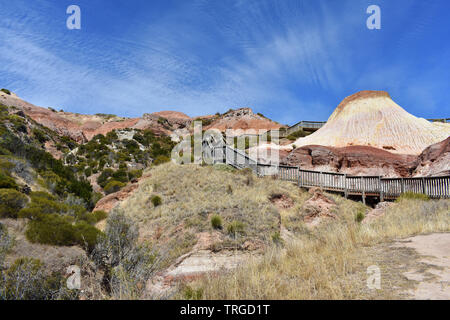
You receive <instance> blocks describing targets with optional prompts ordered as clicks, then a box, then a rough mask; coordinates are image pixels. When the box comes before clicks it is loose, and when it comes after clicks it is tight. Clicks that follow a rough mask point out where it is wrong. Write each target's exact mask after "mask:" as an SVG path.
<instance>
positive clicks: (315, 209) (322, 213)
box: [301, 188, 338, 228]
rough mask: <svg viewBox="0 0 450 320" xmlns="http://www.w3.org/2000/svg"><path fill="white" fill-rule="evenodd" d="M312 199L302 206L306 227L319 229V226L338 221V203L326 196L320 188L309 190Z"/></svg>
mask: <svg viewBox="0 0 450 320" xmlns="http://www.w3.org/2000/svg"><path fill="white" fill-rule="evenodd" d="M309 193H310V194H311V198H309V199H308V200H307V201H306V202H305V203H304V204H303V206H302V208H301V211H302V216H303V221H304V222H305V225H306V226H307V227H309V228H314V227H317V226H318V225H319V224H321V223H323V222H325V221H327V220H330V219H332V220H334V219H337V218H338V216H337V215H336V213H334V212H333V211H334V209H335V208H336V202H335V201H334V200H333V199H331V198H329V197H328V196H326V195H325V194H324V193H323V192H322V191H321V190H320V189H319V188H311V189H310V190H309Z"/></svg>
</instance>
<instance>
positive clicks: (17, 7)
mask: <svg viewBox="0 0 450 320" xmlns="http://www.w3.org/2000/svg"><path fill="white" fill-rule="evenodd" d="M71 4H76V5H78V6H80V8H81V30H68V29H67V28H66V19H67V17H68V15H67V14H66V8H67V7H68V6H69V5H71ZM371 4H376V5H378V6H380V8H381V30H369V29H367V27H366V20H367V18H368V17H369V15H368V14H367V13H366V9H367V7H368V6H369V5H371ZM0 12H1V19H0V87H4V88H8V89H10V90H12V91H14V92H16V93H17V94H18V95H19V96H21V97H23V98H24V99H26V100H28V101H30V102H32V103H34V104H36V105H40V106H45V107H54V108H57V109H61V108H62V109H64V110H66V111H72V112H79V113H114V114H118V115H122V116H140V115H142V114H143V113H146V112H155V111H160V110H178V111H182V112H185V113H187V114H188V115H191V116H196V115H202V114H214V113H216V112H225V111H227V110H228V109H229V108H237V107H251V108H253V110H254V111H255V112H261V113H263V114H265V115H266V116H268V117H270V118H272V119H275V120H277V121H279V122H282V123H286V124H293V123H295V122H297V121H299V120H326V119H327V118H328V116H329V115H330V114H331V112H332V111H333V110H334V109H335V108H336V106H337V105H338V104H339V102H340V101H341V100H342V99H343V98H345V97H346V96H348V95H350V94H352V93H355V92H356V91H359V90H364V89H371V90H387V91H388V92H389V93H390V94H391V96H392V98H393V99H394V101H396V102H397V103H398V104H399V105H401V106H402V107H404V108H405V109H406V110H407V111H409V112H411V113H413V114H415V115H417V116H421V117H450V90H449V89H450V41H449V35H450V1H448V0H417V1H414V0H396V1H392V0H389V1H382V0H349V1H344V0H339V1H337V0H328V1H319V0H296V1H288V0H280V1H275V0H271V1H263V0H257V1H253V0H240V1H229V0H222V1H216V0H208V1H207V0H203V1H194V0H192V1H186V0H184V1H168V0H164V1H156V0H152V1H148V0H127V1H122V0H121V1H101V0H90V1H87V0H71V1H63V0H58V1H56V0H54V1H43V0H33V1H28V0H27V1H23V0H14V1H6V0H0Z"/></svg>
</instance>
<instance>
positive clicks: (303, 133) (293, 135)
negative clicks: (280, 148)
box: [286, 129, 311, 140]
mask: <svg viewBox="0 0 450 320" xmlns="http://www.w3.org/2000/svg"><path fill="white" fill-rule="evenodd" d="M310 134H311V133H310V132H307V131H304V130H302V129H300V130H298V131H295V132H293V133H291V134H290V135H288V136H287V137H286V138H287V139H289V140H297V139H298V138H303V137H306V136H309V135H310Z"/></svg>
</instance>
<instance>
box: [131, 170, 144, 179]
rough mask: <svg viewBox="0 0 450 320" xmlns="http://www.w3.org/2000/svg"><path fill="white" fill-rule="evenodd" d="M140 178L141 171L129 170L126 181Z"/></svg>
mask: <svg viewBox="0 0 450 320" xmlns="http://www.w3.org/2000/svg"><path fill="white" fill-rule="evenodd" d="M140 177H142V170H131V171H129V172H128V180H130V181H131V180H133V179H139V178H140Z"/></svg>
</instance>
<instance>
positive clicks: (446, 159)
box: [414, 137, 450, 177]
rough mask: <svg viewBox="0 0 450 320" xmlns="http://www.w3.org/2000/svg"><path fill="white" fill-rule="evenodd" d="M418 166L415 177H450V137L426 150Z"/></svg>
mask: <svg viewBox="0 0 450 320" xmlns="http://www.w3.org/2000/svg"><path fill="white" fill-rule="evenodd" d="M416 165H417V167H416V169H415V171H414V176H422V177H423V176H443V175H450V137H448V138H447V139H445V140H444V141H442V142H439V143H436V144H433V145H431V146H429V147H428V148H426V149H425V150H424V151H423V152H422V154H421V155H420V156H419V157H418V158H417V160H416Z"/></svg>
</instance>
